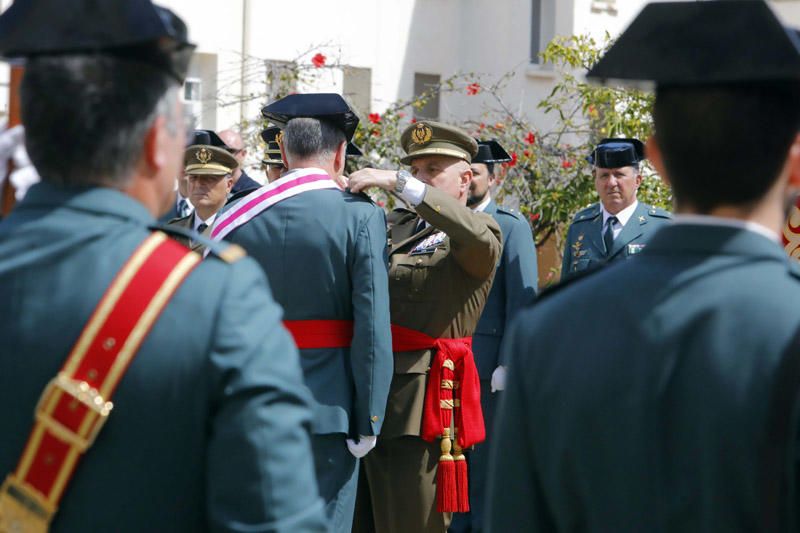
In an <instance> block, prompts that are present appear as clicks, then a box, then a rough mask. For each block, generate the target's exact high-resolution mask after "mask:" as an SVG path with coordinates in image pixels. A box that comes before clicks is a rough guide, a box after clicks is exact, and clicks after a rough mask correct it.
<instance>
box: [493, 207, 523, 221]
mask: <svg viewBox="0 0 800 533" xmlns="http://www.w3.org/2000/svg"><path fill="white" fill-rule="evenodd" d="M497 212H498V213H503V214H504V215H509V216H512V217H514V218H516V219H517V220H525V219H523V218H522V213H518V212H516V211H514V210H513V209H503V208H502V207H499V206H498V208H497Z"/></svg>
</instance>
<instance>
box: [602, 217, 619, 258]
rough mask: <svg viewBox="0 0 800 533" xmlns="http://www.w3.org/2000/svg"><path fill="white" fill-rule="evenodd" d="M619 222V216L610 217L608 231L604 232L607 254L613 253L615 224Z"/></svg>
mask: <svg viewBox="0 0 800 533" xmlns="http://www.w3.org/2000/svg"><path fill="white" fill-rule="evenodd" d="M616 223H617V217H614V216H612V217H608V226H607V227H606V232H605V233H604V234H603V243H604V244H605V245H606V255H611V249H612V248H613V247H614V224H616Z"/></svg>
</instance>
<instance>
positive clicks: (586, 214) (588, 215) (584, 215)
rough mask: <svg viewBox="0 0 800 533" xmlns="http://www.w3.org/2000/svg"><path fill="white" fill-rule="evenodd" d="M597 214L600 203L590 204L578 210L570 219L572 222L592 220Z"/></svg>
mask: <svg viewBox="0 0 800 533" xmlns="http://www.w3.org/2000/svg"><path fill="white" fill-rule="evenodd" d="M599 214H600V204H592V205H590V206H589V207H587V208H586V209H582V210H581V211H578V212H577V214H576V215H575V218H573V219H572V223H573V224H574V223H576V222H583V221H585V220H592V219H593V218H595V217H596V216H597V215H599Z"/></svg>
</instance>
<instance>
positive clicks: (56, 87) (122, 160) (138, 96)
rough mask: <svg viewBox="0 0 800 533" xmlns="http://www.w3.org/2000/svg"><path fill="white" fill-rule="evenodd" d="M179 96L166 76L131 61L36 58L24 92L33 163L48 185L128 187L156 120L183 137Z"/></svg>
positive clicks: (106, 57) (95, 57)
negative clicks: (162, 118)
mask: <svg viewBox="0 0 800 533" xmlns="http://www.w3.org/2000/svg"><path fill="white" fill-rule="evenodd" d="M176 91H177V86H176V85H175V82H174V81H173V80H172V79H171V78H169V77H168V76H167V75H166V74H164V73H163V72H161V71H159V70H157V69H156V68H154V67H150V66H149V65H146V64H144V63H141V62H137V61H134V60H130V59H123V58H120V57H114V56H111V55H107V54H75V55H66V56H56V57H46V56H43V57H39V58H32V59H30V60H29V61H28V64H27V67H26V70H25V76H24V78H23V81H22V87H21V112H22V122H23V124H24V125H25V144H26V147H27V149H28V154H29V155H30V158H31V162H32V163H33V165H34V166H35V167H36V170H37V171H38V173H39V175H40V176H41V177H42V180H44V181H47V182H50V183H55V184H58V185H62V186H87V185H94V186H106V187H114V188H123V187H125V186H126V185H127V183H128V181H129V180H130V177H131V174H132V172H133V170H134V168H135V166H136V163H137V162H138V160H139V158H140V157H141V155H142V152H143V150H144V141H145V135H146V133H147V130H148V129H149V128H150V127H151V126H152V124H153V121H154V120H155V119H156V118H157V117H158V116H164V117H165V119H166V127H167V129H168V131H169V132H170V133H171V134H173V135H174V134H177V133H178V130H179V127H180V126H179V124H178V116H177V113H176V112H175V108H176V101H177V96H176Z"/></svg>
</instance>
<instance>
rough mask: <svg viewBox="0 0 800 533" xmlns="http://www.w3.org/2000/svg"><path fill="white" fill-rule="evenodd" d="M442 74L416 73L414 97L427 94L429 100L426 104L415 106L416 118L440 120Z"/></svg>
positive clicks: (426, 97)
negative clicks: (419, 106)
mask: <svg viewBox="0 0 800 533" xmlns="http://www.w3.org/2000/svg"><path fill="white" fill-rule="evenodd" d="M440 83H441V76H439V75H438V74H420V73H418V72H416V73H414V97H415V98H416V97H419V96H420V95H423V94H424V95H425V99H426V100H427V102H426V103H425V105H424V106H422V107H421V108H419V109H417V108H414V118H416V119H428V120H438V118H439V84H440Z"/></svg>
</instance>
